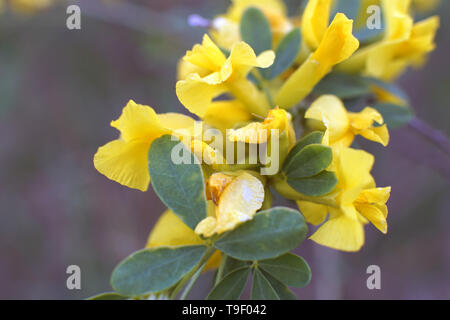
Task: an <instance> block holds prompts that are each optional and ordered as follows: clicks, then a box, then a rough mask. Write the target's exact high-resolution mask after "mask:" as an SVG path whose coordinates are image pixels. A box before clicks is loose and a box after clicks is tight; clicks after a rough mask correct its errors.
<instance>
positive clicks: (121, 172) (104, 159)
mask: <svg viewBox="0 0 450 320" xmlns="http://www.w3.org/2000/svg"><path fill="white" fill-rule="evenodd" d="M346 3H347V1H342V0H341V1H332V0H309V1H307V3H306V6H305V7H304V9H303V11H302V14H301V15H300V16H296V17H290V16H288V14H287V10H286V7H285V6H284V4H283V2H282V1H280V0H264V1H261V0H260V1H254V0H233V1H232V4H231V5H230V7H229V9H228V10H227V12H226V13H225V14H223V15H220V16H218V17H215V18H213V19H212V20H210V21H208V23H207V25H208V28H209V30H208V33H206V34H205V35H204V37H203V40H202V42H201V43H199V44H196V45H194V46H193V47H192V49H191V50H188V51H187V52H186V54H185V56H184V57H183V58H182V59H181V60H180V62H179V64H178V82H177V83H176V94H177V96H178V98H179V100H180V102H181V104H182V105H183V106H184V107H185V108H186V109H187V110H188V111H189V112H190V113H192V114H193V115H195V119H194V118H193V117H189V116H185V115H182V114H177V113H166V114H157V113H156V112H155V111H154V109H153V108H151V107H149V106H145V105H140V104H137V103H135V102H134V101H130V102H129V103H128V104H127V105H126V106H125V108H124V109H123V112H122V115H121V116H120V117H119V118H118V119H117V120H116V121H113V122H112V123H111V126H113V127H114V128H116V129H118V130H119V131H120V133H121V134H120V137H119V138H118V139H117V140H114V141H112V142H109V143H108V144H106V145H104V146H102V147H101V148H99V149H98V151H97V153H96V154H95V157H94V165H95V167H96V168H97V170H98V171H99V172H100V173H102V174H104V175H105V176H106V177H108V178H109V179H111V180H114V181H117V182H119V183H120V184H122V185H125V186H127V187H130V188H135V189H138V190H141V191H146V190H147V189H148V187H149V185H150V184H152V186H153V188H154V189H155V191H156V193H157V194H158V196H159V197H160V198H161V200H162V201H163V202H164V203H165V204H166V205H167V207H168V208H169V209H168V210H167V211H166V212H165V213H164V214H163V215H162V216H161V217H160V219H159V221H158V222H157V224H156V225H155V227H154V229H153V230H152V232H151V233H150V236H149V239H148V243H147V246H146V248H147V249H145V250H144V251H140V252H138V253H137V254H135V255H133V256H131V257H130V258H128V259H127V260H125V261H124V262H123V263H122V264H121V265H119V266H118V267H117V268H116V270H115V271H114V273H113V278H112V283H113V286H114V288H115V289H116V290H117V291H119V292H120V293H121V294H123V295H125V296H139V295H142V294H147V293H150V292H151V293H155V292H164V293H166V294H168V295H170V296H171V297H175V296H176V295H177V293H178V291H179V290H180V289H181V288H182V287H183V286H184V285H185V284H186V281H187V280H188V279H191V278H195V274H196V272H201V270H203V269H205V268H206V269H208V268H219V270H218V273H217V277H216V286H215V288H214V289H213V291H212V292H211V293H210V296H209V297H210V298H224V297H226V298H238V297H239V295H240V292H242V291H240V292H239V290H238V291H237V292H234V293H233V292H232V295H230V296H228V295H225V296H223V295H224V294H225V293H224V292H225V291H226V290H224V289H223V288H224V287H226V285H227V282H228V283H230V282H232V280H233V279H234V280H233V281H238V280H239V279H240V278H239V277H241V278H245V280H246V279H247V278H246V273H245V272H247V276H248V270H249V269H252V270H253V277H254V284H253V287H252V297H255V298H258V297H259V298H261V297H262V296H261V295H263V296H265V297H270V298H281V299H284V298H286V299H287V298H289V295H288V296H286V292H288V291H286V290H288V289H287V286H303V285H306V284H307V282H308V281H309V279H302V280H298V281H297V282H296V283H293V282H295V281H294V280H292V281H291V282H290V281H289V280H288V279H285V277H284V276H283V275H282V274H281V272H280V271H279V270H276V268H275V267H273V265H272V267H269V266H270V265H271V263H272V262H273V261H275V260H276V261H277V263H279V264H283V263H285V264H291V265H295V266H296V268H298V270H300V269H302V268H303V269H302V270H303V271H305V270H309V267H307V264H306V262H304V261H303V260H302V259H301V258H300V257H297V256H295V255H292V254H290V253H287V252H288V251H290V250H292V249H294V248H295V247H296V246H297V245H298V244H299V243H300V242H301V241H302V240H303V238H304V236H305V235H306V232H307V231H306V230H307V228H306V225H305V222H304V220H306V222H308V223H310V224H312V225H315V226H319V227H318V228H317V230H316V231H315V232H314V233H313V234H312V235H311V236H310V239H311V240H313V241H314V242H316V243H318V244H320V245H323V246H327V247H330V248H334V249H337V250H342V251H349V252H354V251H358V250H360V249H361V247H362V246H363V244H364V225H366V224H368V223H371V224H373V226H375V227H376V228H377V229H378V230H380V231H381V232H382V233H386V232H387V230H388V227H387V226H388V224H387V214H388V209H387V206H386V202H387V201H388V199H389V196H390V191H391V188H390V187H378V186H377V185H376V183H375V180H374V178H373V176H372V175H371V170H372V167H373V165H374V160H375V159H374V156H373V155H371V154H369V153H368V152H366V151H364V150H362V149H358V148H357V147H356V145H355V143H354V141H355V137H357V136H361V137H362V138H365V139H367V140H370V141H373V142H376V143H379V144H381V145H383V146H387V145H388V143H389V129H393V128H395V127H398V126H401V125H404V124H405V123H407V122H408V121H409V120H410V119H411V117H412V111H411V109H410V107H409V100H408V98H407V97H406V95H405V94H404V93H403V92H402V91H401V90H400V89H399V88H398V87H396V86H395V85H394V84H393V83H392V82H393V80H395V79H396V78H397V77H398V76H399V75H401V74H402V73H404V72H405V71H406V70H407V69H408V68H409V67H417V66H420V65H423V64H424V62H425V61H426V58H427V55H428V54H429V53H430V52H431V51H432V50H433V49H434V47H435V44H434V38H435V34H436V31H437V29H438V26H439V18H438V17H436V16H434V17H431V18H427V19H424V20H421V21H415V19H414V14H415V13H416V12H417V11H418V10H422V12H423V11H424V10H428V9H430V8H429V6H427V5H426V4H425V3H427V4H428V1H418V0H416V1H411V0H378V1H377V0H370V1H366V0H361V1H360V7H359V8H356V9H357V10H353V11H354V13H353V16H350V14H349V13H348V12H349V10H348V8H347V9H346V8H345V5H346ZM373 6H377V7H376V8H379V9H380V12H379V13H380V14H381V15H380V17H379V18H380V19H381V17H382V19H381V20H380V22H379V23H380V27H379V28H378V29H373V28H369V27H368V25H367V23H366V21H367V20H368V19H369V18H371V19H376V18H377V17H376V16H373V17H369V16H368V15H369V12H372V11H370V10H368V8H369V7H372V8H373ZM350 11H351V10H350ZM376 14H377V11H376V10H375V11H374V15H376ZM211 130H213V132H216V133H218V135H215V136H214V138H215V139H211V134H207V133H208V132H209V133H210V132H211ZM218 137H219V138H218ZM180 141H181V142H180ZM224 145H226V147H225V148H224V147H223V146H224ZM176 148H178V149H177V150H178V151H181V152H182V153H184V155H185V156H186V154H187V158H188V159H191V160H192V159H193V163H192V162H191V163H189V164H188V163H187V162H182V163H180V162H176V161H174V154H178V153H179V152H178V151H177V152H174V150H175V149H176ZM239 148H241V149H242V150H243V152H241V153H239V152H237V154H235V152H234V151H236V149H239ZM252 148H253V149H254V150H258V151H259V152H257V153H252V152H251V150H252ZM230 152H231V154H232V155H231V157H228V155H229V153H230ZM274 164H276V166H274ZM268 167H271V168H274V167H275V170H265V171H264V170H261V169H262V168H263V169H267V168H268ZM274 191H275V192H277V193H278V194H279V195H281V196H283V197H285V198H287V199H290V200H293V201H295V204H296V208H298V209H299V211H295V210H292V209H288V208H279V207H273V205H272V192H274ZM293 204H294V202H293ZM203 247H204V248H206V249H204V251H202V252H200V254H198V258H196V259H194V258H193V257H196V254H197V252H196V251H195V250H199V249H198V248H203ZM179 248H184V249H183V250H188V251H187V253H186V255H188V254H189V256H190V258H191V259H194V260H195V261H193V262H192V261H190V260H189V259H187V258H186V259H187V260H185V261H182V262H180V264H183V265H184V266H185V267H186V270H185V272H184V273H183V274H180V275H179V277H176V276H173V275H172V276H173V277H174V278H173V279H170V281H169V280H168V277H165V276H162V275H161V274H162V273H158V272H161V271H158V270H156V269H155V270H153V277H152V276H149V277H150V278H151V279H150V280H152V281H154V285H153V286H151V284H150V283H151V281H150V280H149V279H147V278H145V279H142V280H145V281H146V282H147V285H149V286H150V287H146V285H144V284H135V283H134V284H133V283H130V281H131V280H130V277H129V274H128V273H130V272H132V271H133V272H135V273H136V272H138V271H139V270H138V266H136V265H135V264H136V261H137V260H139V259H143V260H145V259H147V260H148V261H150V260H152V259H156V258H157V257H156V256H158V257H159V259H160V261H163V260H164V259H165V258H164V257H168V256H170V255H171V254H178V255H179V256H183V252H182V251H180V252H178V253H176V252H175V253H174V252H171V251H170V250H169V249H171V250H175V251H176V250H181V249H179ZM164 250H169V251H168V252H166V251H164ZM189 250H190V251H189ZM167 259H169V258H167ZM180 259H181V258H180ZM296 259H297V260H296ZM298 259H301V261H300V260H298ZM147 260H145V261H147ZM294 260H295V261H294ZM230 261H232V262H233V263H231V262H230ZM270 261H272V262H270ZM161 263H162V262H161ZM189 263H191V264H189ZM231 264H234V265H236V266H237V267H235V268H234V269H232V268H231V267H230V265H231ZM136 268H137V269H136ZM155 268H156V267H155ZM227 268H231V269H230V270H228V271H229V272H228V273H227ZM130 270H131V271H130ZM180 270H181V269H180ZM177 271H178V269H177ZM175 273H176V272H175ZM307 273H308V272H307ZM156 275H158V277H159V278H158V279H159V280H158V279H156V278H155V277H156ZM161 277H162V278H163V279H165V280H164V281H165V282H164V281H163V280H161ZM238 278H239V279H238ZM294 278H295V275H292V276H291V279H294ZM230 279H231V280H230ZM241 280H242V279H241ZM161 282H164V283H161ZM155 283H156V284H155ZM263 284H267V285H266V286H264V285H263ZM244 286H245V283H244ZM280 286H282V288H283V289H280V288H281V287H280ZM143 287H145V288H143ZM242 288H243V287H242ZM285 289H286V290H285ZM283 290H284V291H283ZM227 292H228V291H227ZM230 292H231V291H230ZM230 292H228V293H230ZM221 294H222V295H221ZM230 294H231V293H230Z"/></svg>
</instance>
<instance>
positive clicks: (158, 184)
mask: <svg viewBox="0 0 450 320" xmlns="http://www.w3.org/2000/svg"><path fill="white" fill-rule="evenodd" d="M173 139H176V140H175V141H174V140H173ZM175 147H176V148H177V149H174V148H175ZM172 150H174V152H175V151H176V150H178V151H180V152H182V155H187V156H186V160H188V161H186V162H187V164H185V163H180V164H175V163H174V162H173V161H172ZM175 153H176V154H177V155H179V153H177V152H175ZM180 157H182V156H180ZM183 158H184V157H183ZM148 159H149V169H150V178H151V182H152V185H153V189H154V190H155V192H156V194H157V195H158V196H159V198H160V199H161V201H162V202H164V204H165V205H166V206H167V207H168V208H170V209H172V211H173V212H174V213H175V214H176V215H177V216H178V217H179V218H180V219H181V220H183V221H184V223H185V224H186V225H187V226H189V227H190V228H191V229H195V227H196V226H197V224H198V223H199V222H200V221H201V220H203V219H204V218H206V216H207V214H206V196H205V182H204V179H203V173H202V168H201V166H200V164H198V163H197V162H198V161H197V160H196V158H195V156H194V155H193V154H192V153H191V151H190V150H189V149H188V148H187V147H186V146H185V145H184V144H183V143H182V142H180V140H178V139H177V138H175V137H172V136H170V135H165V136H162V137H161V138H158V139H156V140H155V141H153V143H152V145H151V147H150V151H149V154H148Z"/></svg>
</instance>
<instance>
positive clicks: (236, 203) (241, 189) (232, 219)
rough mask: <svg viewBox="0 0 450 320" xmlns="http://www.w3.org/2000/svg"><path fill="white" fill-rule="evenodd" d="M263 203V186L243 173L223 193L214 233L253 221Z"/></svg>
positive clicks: (257, 180)
mask: <svg viewBox="0 0 450 320" xmlns="http://www.w3.org/2000/svg"><path fill="white" fill-rule="evenodd" d="M263 201H264V186H263V184H262V183H261V181H260V180H259V179H257V178H255V177H254V176H252V175H250V174H248V173H243V174H241V175H240V176H238V177H237V178H235V179H234V180H233V181H232V182H231V183H230V184H229V185H228V186H227V187H226V188H225V190H224V191H223V193H222V195H221V197H220V199H219V204H218V206H217V211H216V215H217V228H216V232H217V233H218V234H221V233H223V232H226V231H229V230H233V229H234V228H235V227H236V226H237V225H239V224H241V223H243V222H245V221H248V220H251V219H253V216H254V215H255V213H256V211H257V210H258V209H260V208H261V206H262V204H263Z"/></svg>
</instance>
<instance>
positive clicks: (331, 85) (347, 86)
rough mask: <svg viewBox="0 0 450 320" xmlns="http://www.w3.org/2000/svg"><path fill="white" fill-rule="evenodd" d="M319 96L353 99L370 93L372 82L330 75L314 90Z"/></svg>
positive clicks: (358, 78) (357, 77) (355, 77)
mask: <svg viewBox="0 0 450 320" xmlns="http://www.w3.org/2000/svg"><path fill="white" fill-rule="evenodd" d="M314 93H315V94H317V95H322V94H332V95H335V96H337V97H339V98H341V99H351V98H356V97H360V96H364V95H368V94H369V93H370V82H369V80H368V79H367V78H364V77H361V76H358V75H349V74H345V73H337V72H335V73H330V74H329V75H328V76H326V77H325V78H323V79H322V80H321V81H320V82H319V83H318V84H317V86H316V87H315V88H314Z"/></svg>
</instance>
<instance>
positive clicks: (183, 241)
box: [146, 210, 203, 248]
mask: <svg viewBox="0 0 450 320" xmlns="http://www.w3.org/2000/svg"><path fill="white" fill-rule="evenodd" d="M202 243H203V240H202V239H201V238H200V237H199V236H198V235H197V234H195V232H194V231H193V230H192V229H191V228H189V227H188V226H187V225H185V224H184V222H183V221H182V220H181V219H180V218H178V217H177V216H176V215H175V214H174V213H173V212H172V211H171V210H167V211H165V212H164V213H163V214H162V216H161V217H160V218H159V220H158V221H157V223H156V224H155V226H154V228H153V230H152V232H151V233H150V235H149V237H148V240H147V245H146V248H152V247H159V246H187V245H196V244H202Z"/></svg>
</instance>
